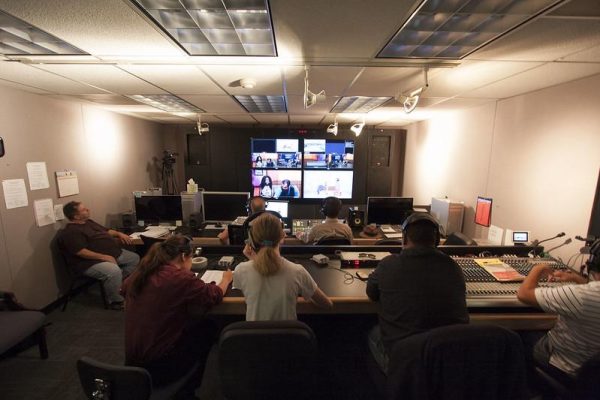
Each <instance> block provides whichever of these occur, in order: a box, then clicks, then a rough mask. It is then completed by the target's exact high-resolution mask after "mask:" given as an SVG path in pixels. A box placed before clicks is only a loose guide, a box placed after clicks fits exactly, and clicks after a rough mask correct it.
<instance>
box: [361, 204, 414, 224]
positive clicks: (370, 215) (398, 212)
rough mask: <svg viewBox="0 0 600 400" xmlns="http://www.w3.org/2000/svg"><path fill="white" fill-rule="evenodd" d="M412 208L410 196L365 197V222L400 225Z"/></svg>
mask: <svg viewBox="0 0 600 400" xmlns="http://www.w3.org/2000/svg"><path fill="white" fill-rule="evenodd" d="M412 210H413V199H412V197H369V198H367V223H369V224H377V225H386V224H389V225H402V223H403V222H404V220H405V219H406V218H407V217H408V216H409V215H410V213H411V212H412Z"/></svg>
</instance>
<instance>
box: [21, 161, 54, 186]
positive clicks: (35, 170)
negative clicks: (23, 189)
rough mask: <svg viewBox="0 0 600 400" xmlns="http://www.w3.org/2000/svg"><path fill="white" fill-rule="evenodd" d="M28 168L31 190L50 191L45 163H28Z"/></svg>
mask: <svg viewBox="0 0 600 400" xmlns="http://www.w3.org/2000/svg"><path fill="white" fill-rule="evenodd" d="M26 166H27V177H28V178H29V189H30V190H39V189H48V188H49V187H50V182H48V172H47V170H46V163H45V162H43V161H42V162H28V163H27V164H26Z"/></svg>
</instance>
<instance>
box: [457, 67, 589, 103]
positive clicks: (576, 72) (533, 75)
mask: <svg viewBox="0 0 600 400" xmlns="http://www.w3.org/2000/svg"><path fill="white" fill-rule="evenodd" d="M597 73H600V64H574V63H548V64H545V65H542V66H541V67H538V68H535V69H533V70H529V71H527V72H524V73H521V74H518V75H514V76H512V77H510V78H507V79H504V80H501V81H499V82H496V83H493V84H491V85H488V86H484V87H482V88H479V89H475V90H473V91H470V92H467V93H463V95H462V96H463V97H487V98H496V99H503V98H507V97H512V96H516V95H519V94H523V93H527V92H532V91H534V90H538V89H542V88H546V87H550V86H554V85H558V84H560V83H564V82H569V81H572V80H575V79H578V78H583V77H585V76H589V75H594V74H597Z"/></svg>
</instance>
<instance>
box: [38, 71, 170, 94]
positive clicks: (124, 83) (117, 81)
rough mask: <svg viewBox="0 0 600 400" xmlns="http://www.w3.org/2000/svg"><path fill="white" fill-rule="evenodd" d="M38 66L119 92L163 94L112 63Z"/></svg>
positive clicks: (162, 91)
mask: <svg viewBox="0 0 600 400" xmlns="http://www.w3.org/2000/svg"><path fill="white" fill-rule="evenodd" d="M37 68H40V69H44V70H46V71H49V72H53V73H55V74H58V75H62V76H68V77H70V78H72V79H75V80H77V81H79V82H84V83H87V84H88V85H92V86H96V87H99V88H102V89H105V90H108V91H110V92H113V93H119V94H163V93H165V91H164V90H161V89H159V88H157V87H156V86H153V85H151V84H149V83H146V82H144V81H143V80H141V79H139V78H136V77H135V76H133V75H131V74H129V73H127V72H125V71H123V70H120V69H119V68H116V67H115V66H112V65H90V64H77V65H66V64H60V65H59V64H45V65H37Z"/></svg>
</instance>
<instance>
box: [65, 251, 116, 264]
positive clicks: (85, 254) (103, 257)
mask: <svg viewBox="0 0 600 400" xmlns="http://www.w3.org/2000/svg"><path fill="white" fill-rule="evenodd" d="M75 254H76V255H77V256H79V257H81V258H86V259H88V260H98V261H106V262H109V263H113V264H116V263H117V260H115V258H114V257H113V256H109V255H108V254H102V253H96V252H95V251H91V250H88V249H81V250H79V251H78V252H77V253H75Z"/></svg>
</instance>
